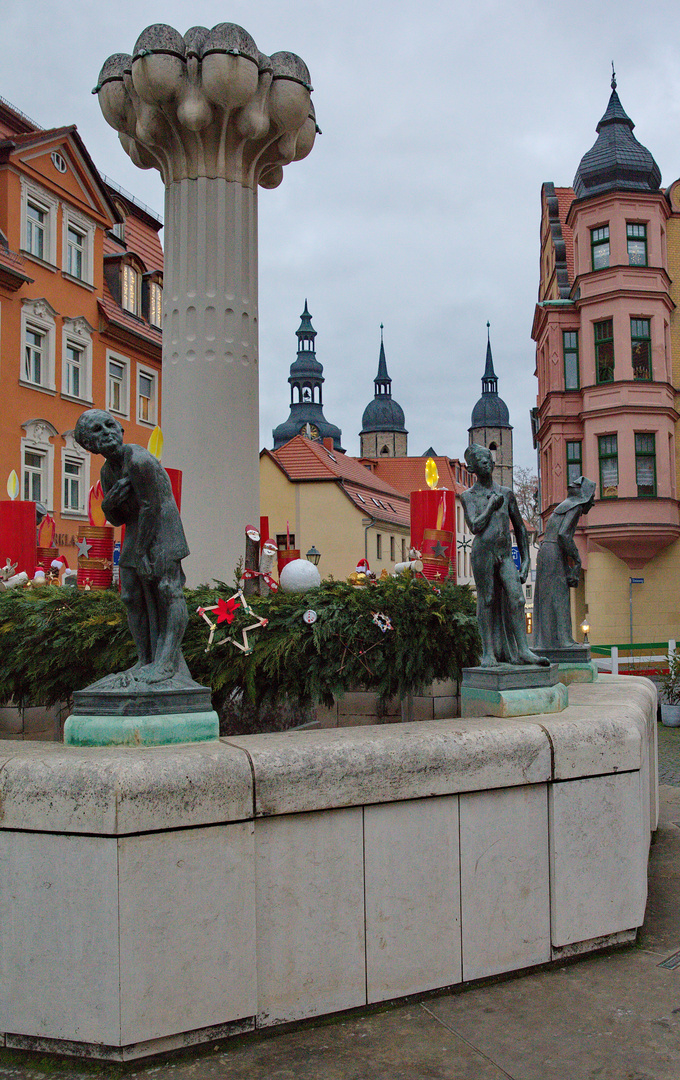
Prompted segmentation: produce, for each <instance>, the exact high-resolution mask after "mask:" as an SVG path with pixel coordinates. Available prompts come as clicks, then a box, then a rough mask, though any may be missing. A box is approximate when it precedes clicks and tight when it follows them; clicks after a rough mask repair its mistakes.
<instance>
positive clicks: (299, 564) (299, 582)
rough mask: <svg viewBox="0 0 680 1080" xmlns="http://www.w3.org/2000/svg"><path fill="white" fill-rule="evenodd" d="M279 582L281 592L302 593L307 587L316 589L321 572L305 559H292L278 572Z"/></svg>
mask: <svg viewBox="0 0 680 1080" xmlns="http://www.w3.org/2000/svg"><path fill="white" fill-rule="evenodd" d="M279 584H280V585H281V589H282V591H283V592H287V593H304V592H307V590H308V589H318V587H319V585H320V584H321V574H320V573H319V571H318V570H317V568H316V567H315V566H314V564H313V563H310V562H308V560H307V559H293V561H292V562H289V563H286V565H285V566H284V567H283V569H282V571H281V573H280V574H279Z"/></svg>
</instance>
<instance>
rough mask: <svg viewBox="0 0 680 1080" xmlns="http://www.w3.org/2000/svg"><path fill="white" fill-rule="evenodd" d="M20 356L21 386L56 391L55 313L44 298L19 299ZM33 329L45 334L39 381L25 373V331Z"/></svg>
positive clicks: (48, 391) (50, 391)
mask: <svg viewBox="0 0 680 1080" xmlns="http://www.w3.org/2000/svg"><path fill="white" fill-rule="evenodd" d="M21 303H22V308H21V356H20V359H19V382H20V383H21V385H22V386H30V387H31V388H32V389H33V390H42V391H43V392H47V393H55V392H56V388H57V387H56V383H55V380H54V339H55V334H56V323H55V319H54V316H55V315H56V314H57V313H56V311H55V310H54V308H53V307H52V305H51V304H50V303H48V301H47V300H45V299H44V298H42V299H39V300H27V299H23V300H22V301H21ZM27 330H33V331H34V332H36V333H39V334H43V335H44V336H45V350H44V352H43V361H44V363H43V370H42V372H41V380H40V382H39V383H37V382H33V380H32V379H29V378H28V375H27V374H26V346H27V344H28V342H27V340H26V331H27Z"/></svg>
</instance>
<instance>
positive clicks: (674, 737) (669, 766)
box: [657, 724, 680, 787]
mask: <svg viewBox="0 0 680 1080" xmlns="http://www.w3.org/2000/svg"><path fill="white" fill-rule="evenodd" d="M657 730H658V733H659V783H660V784H672V785H673V786H674V787H680V728H673V727H664V725H663V724H657Z"/></svg>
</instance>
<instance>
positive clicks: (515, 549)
mask: <svg viewBox="0 0 680 1080" xmlns="http://www.w3.org/2000/svg"><path fill="white" fill-rule="evenodd" d="M512 561H513V562H514V564H515V566H516V567H517V569H518V570H521V569H522V558H521V555H520V553H519V548H518V547H517V545H516V544H513V545H512Z"/></svg>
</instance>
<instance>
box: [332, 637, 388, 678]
mask: <svg viewBox="0 0 680 1080" xmlns="http://www.w3.org/2000/svg"><path fill="white" fill-rule="evenodd" d="M335 636H336V637H337V639H338V641H339V642H340V644H341V645H342V646H343V652H342V659H341V661H340V667H339V668H338V674H339V673H340V672H341V671H343V669H344V667H345V660H346V657H347V653H349V655H350V656H354V657H355V658H356V659H357V660H358V661H359V663H360V664H362V665H363V666H364V667H365V668H366V671H367V672H368V674H369V675H370V676H371V677H372V676H373V672H372V671H371V669H370V667H369V666H368V664H367V663H366V661H365V660H364V656H365V655H366V653H369V652H370V651H371V649H375V647H376V645H379V644H380V642H379V641H376V642H375V644H374V645H370V646H369V648H368V649H359V650H358V652H355V651H354V649H350V647H349V645H348V644H347V642H345V641H343V640H342V638H341V637H340V635H339V634H336V635H335Z"/></svg>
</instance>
